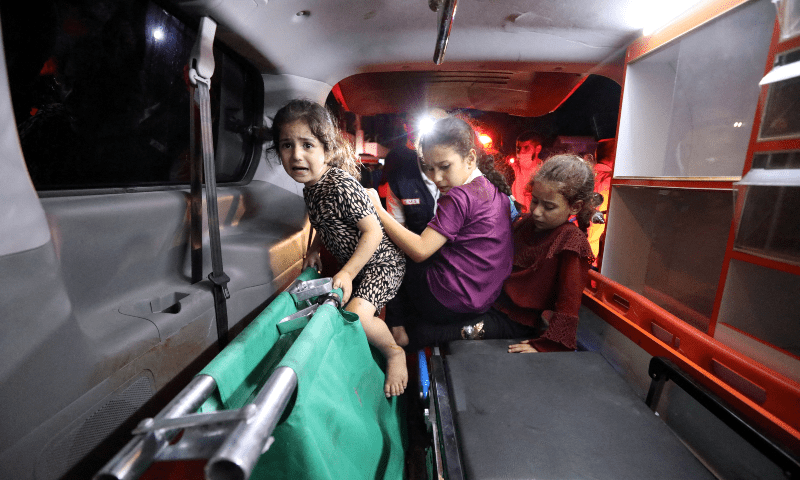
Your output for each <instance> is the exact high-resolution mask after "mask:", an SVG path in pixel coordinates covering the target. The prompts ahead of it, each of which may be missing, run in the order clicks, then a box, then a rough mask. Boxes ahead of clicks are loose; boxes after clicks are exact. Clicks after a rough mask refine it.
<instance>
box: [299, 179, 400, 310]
mask: <svg viewBox="0 0 800 480" xmlns="http://www.w3.org/2000/svg"><path fill="white" fill-rule="evenodd" d="M303 199H304V200H305V202H306V208H307V209H308V216H309V218H310V220H311V226H312V227H314V228H315V229H316V230H317V232H318V233H319V235H320V236H321V237H322V243H324V244H325V247H326V248H327V249H328V251H330V252H331V254H332V255H333V256H334V257H335V258H336V260H337V261H338V262H339V265H340V266H341V265H344V264H345V263H347V261H348V260H350V257H351V256H353V253H354V252H355V250H356V246H357V245H358V240H359V239H360V238H361V231H360V230H359V229H358V226H357V225H356V224H357V223H358V221H359V220H361V219H362V218H364V217H366V216H367V215H375V216H376V218H377V213H376V212H375V207H373V206H372V202H371V201H370V199H369V196H368V195H367V192H366V190H364V187H362V186H361V184H359V183H358V181H357V180H356V179H355V178H353V177H352V176H351V175H350V174H348V173H347V172H345V171H344V170H342V169H340V168H337V167H331V169H330V170H328V171H327V172H325V174H324V175H323V176H322V178H320V180H319V181H318V182H317V183H315V184H314V185H312V186H310V187H305V188H304V189H303ZM378 222H379V223H380V219H379V220H378ZM381 231H383V224H381ZM405 270H406V261H405V256H404V255H403V252H402V251H401V250H400V249H399V248H398V247H397V245H395V244H394V243H392V241H391V240H389V237H387V236H386V232H385V231H383V238H382V239H381V243H380V244H379V245H378V248H377V250H375V253H373V254H372V257H370V259H369V260H368V261H367V263H366V265H364V268H362V269H361V271H360V272H359V273H358V275H356V277H355V278H354V279H353V295H352V296H353V297H359V298H363V299H364V300H366V301H368V302H370V303H371V304H372V305H373V306H375V309H376V312H379V311H380V310H381V308H383V306H384V305H385V304H386V302H388V301H389V300H391V299H392V298H394V296H395V294H397V289H398V288H400V283H401V282H402V280H403V275H404V274H405ZM376 314H377V313H376Z"/></svg>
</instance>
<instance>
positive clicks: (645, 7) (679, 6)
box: [637, 0, 703, 35]
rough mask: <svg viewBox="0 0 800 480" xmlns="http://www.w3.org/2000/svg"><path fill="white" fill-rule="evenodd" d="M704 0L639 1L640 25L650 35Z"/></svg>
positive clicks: (644, 33) (644, 32)
mask: <svg viewBox="0 0 800 480" xmlns="http://www.w3.org/2000/svg"><path fill="white" fill-rule="evenodd" d="M702 1H703V0H658V1H652V0H651V1H647V2H639V3H638V5H637V8H638V9H639V12H638V13H639V15H638V17H639V22H638V23H639V25H641V27H642V34H643V35H650V34H651V33H654V32H655V31H657V30H659V29H660V28H661V27H663V26H665V25H667V24H668V23H669V22H671V21H672V20H674V19H675V18H677V17H678V16H679V15H681V14H682V13H683V12H685V11H687V10H689V9H690V8H692V7H694V6H695V5H697V4H698V3H700V2H702Z"/></svg>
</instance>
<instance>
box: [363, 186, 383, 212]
mask: <svg viewBox="0 0 800 480" xmlns="http://www.w3.org/2000/svg"><path fill="white" fill-rule="evenodd" d="M367 195H369V199H370V200H371V201H372V206H374V207H375V210H378V209H380V208H383V205H381V196H380V195H378V191H377V190H375V189H374V188H368V189H367Z"/></svg>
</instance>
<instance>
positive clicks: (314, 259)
mask: <svg viewBox="0 0 800 480" xmlns="http://www.w3.org/2000/svg"><path fill="white" fill-rule="evenodd" d="M308 267H314V268H315V269H316V270H317V271H318V272H321V271H322V258H320V256H319V252H318V251H315V250H309V251H308V252H306V256H305V258H303V270H305V269H306V268H308Z"/></svg>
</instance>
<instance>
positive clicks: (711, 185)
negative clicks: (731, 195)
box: [611, 178, 733, 190]
mask: <svg viewBox="0 0 800 480" xmlns="http://www.w3.org/2000/svg"><path fill="white" fill-rule="evenodd" d="M611 185H612V186H614V185H630V186H633V187H656V188H681V189H700V190H731V189H733V180H706V179H703V180H690V179H677V178H614V179H613V180H611Z"/></svg>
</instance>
